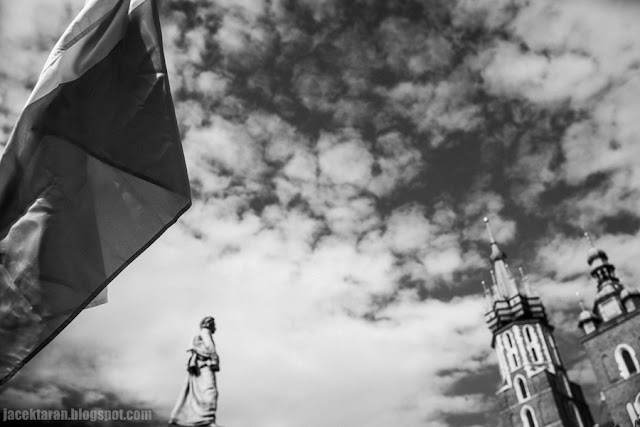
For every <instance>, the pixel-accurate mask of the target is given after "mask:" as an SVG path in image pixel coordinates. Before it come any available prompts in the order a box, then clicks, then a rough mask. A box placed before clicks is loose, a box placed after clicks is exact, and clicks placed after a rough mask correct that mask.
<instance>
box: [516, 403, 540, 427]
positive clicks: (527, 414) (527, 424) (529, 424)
mask: <svg viewBox="0 0 640 427" xmlns="http://www.w3.org/2000/svg"><path fill="white" fill-rule="evenodd" d="M520 419H522V424H523V425H524V427H538V421H536V416H535V415H534V413H533V409H531V407H530V406H527V405H524V406H523V407H522V410H521V411H520Z"/></svg>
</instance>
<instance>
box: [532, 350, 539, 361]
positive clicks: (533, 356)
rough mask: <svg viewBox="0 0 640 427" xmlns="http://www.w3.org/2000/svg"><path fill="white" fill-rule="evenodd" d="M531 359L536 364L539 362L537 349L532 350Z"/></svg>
mask: <svg viewBox="0 0 640 427" xmlns="http://www.w3.org/2000/svg"><path fill="white" fill-rule="evenodd" d="M531 359H533V361H534V362H537V361H538V360H540V359H538V352H537V351H536V349H535V347H534V348H532V349H531Z"/></svg>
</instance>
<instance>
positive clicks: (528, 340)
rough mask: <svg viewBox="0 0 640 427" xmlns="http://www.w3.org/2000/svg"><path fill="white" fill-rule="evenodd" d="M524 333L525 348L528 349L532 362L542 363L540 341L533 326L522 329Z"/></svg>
mask: <svg viewBox="0 0 640 427" xmlns="http://www.w3.org/2000/svg"><path fill="white" fill-rule="evenodd" d="M522 331H523V333H524V341H525V346H526V347H527V352H528V353H529V358H530V360H531V362H533V363H538V362H540V361H541V357H540V355H541V353H542V349H541V348H540V341H539V340H538V335H536V331H535V330H534V329H533V326H531V325H525V326H524V328H522Z"/></svg>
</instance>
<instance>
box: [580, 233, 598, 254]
mask: <svg viewBox="0 0 640 427" xmlns="http://www.w3.org/2000/svg"><path fill="white" fill-rule="evenodd" d="M582 231H583V232H584V238H585V239H587V242H589V246H591V247H592V248H594V249H595V248H596V245H595V244H594V243H593V239H592V238H591V235H590V234H589V232H587V231H586V230H584V229H583V230H582Z"/></svg>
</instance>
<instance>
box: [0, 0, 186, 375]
mask: <svg viewBox="0 0 640 427" xmlns="http://www.w3.org/2000/svg"><path fill="white" fill-rule="evenodd" d="M190 205H191V197H190V188H189V181H188V177H187V171H186V166H185V161H184V154H183V152H182V145H181V141H180V136H179V133H178V126H177V123H176V117H175V110H174V108H173V101H172V99H171V94H170V90H169V81H168V77H167V70H166V65H165V60H164V53H163V49H162V36H161V32H160V22H159V16H158V10H157V5H156V2H155V0H87V2H86V4H85V6H84V8H83V10H82V11H81V12H80V14H79V15H78V16H77V17H76V19H75V20H74V21H73V22H72V23H71V25H70V26H69V28H67V30H66V31H65V33H64V34H63V35H62V37H61V39H60V40H59V41H58V43H57V44H56V46H55V47H54V49H53V51H52V52H51V54H50V56H49V58H48V60H47V62H46V63H45V66H44V69H43V71H42V73H41V74H40V77H39V79H38V82H37V83H36V86H35V88H34V89H33V92H32V94H31V96H30V97H29V99H28V101H27V104H26V106H25V108H24V110H23V111H22V113H21V115H20V117H19V119H18V122H17V124H16V126H15V128H14V130H13V132H12V134H11V136H10V137H9V141H8V143H7V146H6V149H5V152H4V153H3V155H2V158H1V159H0V385H1V384H3V383H5V382H6V381H8V380H9V378H11V377H12V376H13V375H14V374H15V373H16V372H17V371H18V370H19V369H20V368H21V367H22V366H23V365H24V364H25V363H26V362H27V361H28V360H29V359H30V358H32V357H33V356H34V355H35V354H36V353H37V352H38V351H40V350H41V349H42V348H43V347H44V346H45V345H46V344H47V343H48V342H49V341H51V340H52V339H53V338H54V337H55V336H56V335H57V334H58V333H60V331H62V329H64V327H65V326H66V325H67V324H69V322H71V321H72V320H73V319H74V318H75V317H76V316H77V315H78V314H79V313H80V311H82V309H83V308H85V307H87V305H89V304H90V303H91V302H92V301H94V300H96V296H97V295H99V294H100V292H101V291H102V290H103V289H105V287H106V285H107V284H108V283H109V282H110V281H111V280H113V279H114V278H115V277H116V276H117V275H118V274H119V273H120V272H121V271H122V270H123V269H124V268H125V267H126V266H127V265H128V264H129V263H130V262H132V261H133V260H134V259H135V258H136V257H137V256H138V255H139V254H140V253H142V252H143V251H144V250H145V249H146V248H147V247H148V246H149V245H150V244H151V243H152V242H153V241H154V240H155V239H157V238H158V237H159V236H160V235H161V234H162V233H163V232H164V231H165V230H166V229H167V228H168V227H169V226H170V225H171V224H173V223H174V222H175V221H176V220H177V219H178V217H180V215H181V214H182V213H184V212H185V211H186V210H187V209H188V208H189V206H190ZM96 302H97V303H99V302H100V299H98V300H96Z"/></svg>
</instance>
